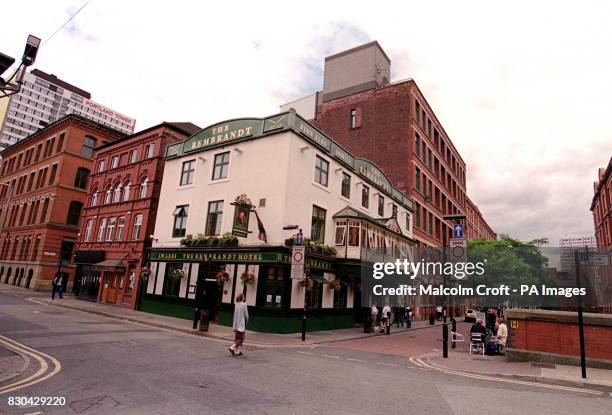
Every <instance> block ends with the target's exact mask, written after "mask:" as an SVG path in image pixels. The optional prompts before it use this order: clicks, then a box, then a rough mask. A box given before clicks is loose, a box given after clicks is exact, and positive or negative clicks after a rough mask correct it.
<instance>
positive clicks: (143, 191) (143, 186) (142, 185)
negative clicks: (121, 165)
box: [140, 177, 149, 199]
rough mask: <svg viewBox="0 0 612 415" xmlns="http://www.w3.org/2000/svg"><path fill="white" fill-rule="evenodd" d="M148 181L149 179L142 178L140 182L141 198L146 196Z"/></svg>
mask: <svg viewBox="0 0 612 415" xmlns="http://www.w3.org/2000/svg"><path fill="white" fill-rule="evenodd" d="M148 183H149V179H148V178H146V177H145V178H144V179H142V182H140V198H141V199H143V198H145V197H147V185H148Z"/></svg>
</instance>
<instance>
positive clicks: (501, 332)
mask: <svg viewBox="0 0 612 415" xmlns="http://www.w3.org/2000/svg"><path fill="white" fill-rule="evenodd" d="M498 323H499V326H498V327H497V339H498V340H499V345H498V352H499V353H501V352H502V351H503V350H504V348H505V347H506V341H507V340H508V326H506V323H505V322H504V320H502V319H499V321H498Z"/></svg>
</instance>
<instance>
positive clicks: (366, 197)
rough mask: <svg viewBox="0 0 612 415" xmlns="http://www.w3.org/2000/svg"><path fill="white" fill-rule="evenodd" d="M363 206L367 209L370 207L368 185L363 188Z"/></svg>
mask: <svg viewBox="0 0 612 415" xmlns="http://www.w3.org/2000/svg"><path fill="white" fill-rule="evenodd" d="M361 206H363V207H364V208H366V209H368V208H369V207H370V188H369V187H368V186H366V185H363V187H362V188H361Z"/></svg>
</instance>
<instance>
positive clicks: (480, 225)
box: [465, 197, 497, 241]
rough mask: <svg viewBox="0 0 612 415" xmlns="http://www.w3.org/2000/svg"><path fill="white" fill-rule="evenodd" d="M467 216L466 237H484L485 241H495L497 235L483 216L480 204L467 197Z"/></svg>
mask: <svg viewBox="0 0 612 415" xmlns="http://www.w3.org/2000/svg"><path fill="white" fill-rule="evenodd" d="M465 218H466V225H467V229H466V235H465V236H466V237H467V238H468V239H484V240H485V241H494V240H496V239H497V235H496V234H495V232H493V229H491V227H490V226H489V224H488V223H487V222H486V221H485V220H484V218H483V217H482V213H480V209H478V206H476V205H475V204H474V202H472V200H471V199H470V198H469V197H467V198H466V203H465Z"/></svg>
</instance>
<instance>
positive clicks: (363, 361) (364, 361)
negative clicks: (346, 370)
mask: <svg viewBox="0 0 612 415" xmlns="http://www.w3.org/2000/svg"><path fill="white" fill-rule="evenodd" d="M346 360H348V361H351V362H359V363H368V361H367V360H361V359H351V358H350V357H347V358H346Z"/></svg>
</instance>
